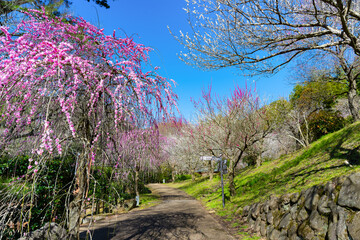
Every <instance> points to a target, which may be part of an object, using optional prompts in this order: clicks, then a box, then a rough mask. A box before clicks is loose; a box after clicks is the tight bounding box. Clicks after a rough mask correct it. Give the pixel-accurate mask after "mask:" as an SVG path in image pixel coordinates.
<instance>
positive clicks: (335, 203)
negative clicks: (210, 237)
mask: <svg viewBox="0 0 360 240" xmlns="http://www.w3.org/2000/svg"><path fill="white" fill-rule="evenodd" d="M242 215H243V216H244V217H246V218H247V220H248V222H249V225H250V227H251V228H253V229H254V230H255V231H256V232H258V233H259V234H261V235H262V236H263V237H266V238H267V239H270V240H282V239H291V240H301V239H329V240H335V239H339V240H345V239H346V240H349V239H352V240H360V172H358V173H354V174H351V175H350V176H347V177H346V176H344V177H338V178H335V179H333V180H332V181H331V182H328V183H327V184H326V185H318V186H313V187H311V188H309V189H307V190H304V191H302V192H301V193H293V194H285V195H282V196H281V197H279V198H278V197H275V196H271V197H270V199H269V200H268V201H266V202H263V203H255V204H252V205H250V206H246V207H244V208H243V211H242Z"/></svg>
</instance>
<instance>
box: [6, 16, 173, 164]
mask: <svg viewBox="0 0 360 240" xmlns="http://www.w3.org/2000/svg"><path fill="white" fill-rule="evenodd" d="M27 16H28V18H27V19H26V20H24V21H22V22H20V23H19V24H18V25H17V26H16V28H15V29H14V30H10V29H9V28H7V27H0V105H1V106H3V109H4V111H2V112H1V113H0V114H1V115H0V121H4V122H5V127H6V129H5V130H4V131H2V133H0V139H1V138H5V137H6V135H7V133H9V131H7V129H14V128H15V129H16V131H11V134H19V132H21V131H24V129H25V128H26V126H29V125H32V124H35V125H40V126H43V127H42V132H41V134H40V136H39V139H38V142H39V146H37V147H34V150H35V151H34V152H36V153H37V154H38V155H43V154H44V152H45V151H46V152H47V153H49V154H54V149H57V153H58V154H62V152H63V147H62V144H63V142H64V141H63V140H64V139H65V137H66V138H67V139H69V137H72V138H73V139H74V138H77V137H78V133H77V131H78V127H79V122H78V121H79V119H80V118H79V117H78V115H77V114H79V111H78V107H79V106H80V105H81V106H83V108H84V106H85V108H86V109H85V110H86V111H87V114H88V116H89V117H90V119H94V122H95V123H94V125H96V127H95V128H94V129H93V131H94V133H93V136H95V139H94V141H92V143H91V144H92V145H94V144H96V143H97V141H98V139H99V137H100V135H101V134H105V137H104V139H108V138H107V137H106V134H110V135H113V134H114V133H115V134H116V132H117V131H116V129H118V125H119V123H122V122H128V123H132V122H135V121H136V120H137V119H136V118H137V117H136V116H144V115H146V117H145V118H144V119H155V118H157V117H158V116H165V117H166V116H170V115H171V114H172V108H173V107H174V106H176V100H177V96H176V94H174V93H173V91H172V86H173V83H171V82H170V81H168V80H167V79H165V78H163V77H161V76H159V75H158V74H157V73H156V72H155V71H149V72H143V68H144V63H146V61H147V59H148V55H147V54H148V52H149V51H150V49H149V48H148V47H144V46H143V45H141V44H136V43H135V42H134V41H133V40H132V39H131V38H128V37H126V38H117V37H116V36H115V32H114V34H113V36H106V35H105V34H104V33H103V30H102V29H98V28H96V27H95V26H93V25H91V24H90V23H88V22H86V21H85V20H83V19H82V18H74V17H70V16H67V17H65V18H50V17H48V16H47V15H46V13H45V11H36V10H32V11H30V12H28V13H27ZM108 106H110V107H108ZM105 107H107V109H105ZM57 109H58V110H57ZM109 109H110V110H111V111H109ZM54 111H57V112H55V113H56V117H54ZM134 111H136V112H138V113H140V114H136V115H133V114H132V113H133V112H134ZM105 117H106V119H111V121H113V123H112V124H113V126H114V128H115V129H112V130H109V128H108V127H104V126H105V124H109V121H101V119H104V118H105ZM64 126H66V128H65V129H64ZM104 129H107V130H106V131H105V132H104ZM64 131H65V132H64ZM105 146H106V145H105ZM92 158H95V152H93V153H92Z"/></svg>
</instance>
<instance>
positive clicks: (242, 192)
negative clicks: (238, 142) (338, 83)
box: [173, 123, 360, 239]
mask: <svg viewBox="0 0 360 240" xmlns="http://www.w3.org/2000/svg"><path fill="white" fill-rule="evenodd" d="M359 150H360V123H355V124H352V125H350V126H348V127H346V128H344V129H342V130H340V131H338V132H335V133H332V134H328V135H326V136H324V137H322V138H321V139H319V140H318V141H316V142H314V143H313V144H311V145H310V146H309V147H308V148H307V149H303V150H301V151H298V152H296V153H293V154H290V155H286V156H282V157H280V158H279V159H276V160H272V161H269V162H265V163H264V164H263V165H262V166H261V167H258V168H255V167H249V168H246V169H244V170H242V171H241V172H239V174H238V176H237V177H236V178H235V183H236V186H237V195H236V196H234V197H232V198H231V201H229V198H228V197H227V199H228V200H227V202H226V207H225V209H222V206H221V189H220V184H219V182H220V178H219V177H216V178H214V179H213V180H211V181H210V180H209V179H206V178H202V179H198V180H197V181H195V182H191V181H184V182H181V183H178V184H173V185H174V186H176V187H179V188H180V189H183V190H185V191H186V192H187V193H189V194H190V195H193V196H195V197H196V198H198V199H201V200H202V202H203V203H204V205H205V206H206V207H207V208H209V209H214V210H215V211H216V214H218V215H220V216H222V217H223V218H224V219H225V220H228V221H229V222H231V224H230V225H232V226H233V227H235V226H238V225H240V223H239V222H238V221H237V220H238V219H237V216H236V214H235V213H236V211H237V209H239V208H241V207H244V206H246V205H249V204H251V203H254V202H257V201H262V200H265V199H267V198H268V197H269V196H270V195H272V194H275V195H281V194H284V193H286V192H297V191H301V190H302V189H306V188H309V187H311V186H313V185H317V184H322V183H325V182H327V181H329V180H331V179H332V178H334V177H337V176H340V175H344V174H349V173H351V172H354V171H360V151H359ZM345 160H348V161H349V162H350V163H351V164H352V167H350V166H348V165H346V164H344V161H345ZM225 194H226V195H227V196H229V192H228V190H227V189H226V190H225ZM239 232H240V233H239V234H244V231H243V230H239ZM244 239H254V238H251V237H249V236H247V237H244ZM255 239H256V237H255Z"/></svg>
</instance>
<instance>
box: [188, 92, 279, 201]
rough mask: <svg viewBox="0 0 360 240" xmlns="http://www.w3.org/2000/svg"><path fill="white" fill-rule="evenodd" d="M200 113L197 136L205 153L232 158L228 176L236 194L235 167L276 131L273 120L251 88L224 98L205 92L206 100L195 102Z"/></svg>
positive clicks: (195, 135)
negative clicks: (250, 151)
mask: <svg viewBox="0 0 360 240" xmlns="http://www.w3.org/2000/svg"><path fill="white" fill-rule="evenodd" d="M194 105H195V108H196V109H197V111H198V113H199V119H198V126H197V127H196V128H194V132H193V133H192V135H193V137H194V138H195V139H196V140H197V141H198V144H199V145H200V146H202V148H203V151H204V152H206V151H207V152H209V153H211V154H213V155H215V156H218V155H220V154H222V157H223V158H224V159H227V160H228V161H229V168H228V173H229V175H228V178H229V188H230V194H231V195H232V196H233V195H234V194H235V191H236V189H235V183H234V178H235V170H236V167H237V166H238V165H239V163H241V162H242V161H243V158H244V157H245V156H246V155H247V154H249V150H253V148H256V145H258V144H259V142H261V140H263V139H264V138H265V137H266V136H267V135H268V134H269V133H270V132H271V130H272V128H273V123H272V120H271V119H269V118H268V116H267V114H266V109H265V108H264V107H261V105H260V100H259V98H258V97H257V96H256V95H255V92H254V91H253V90H251V89H248V88H246V89H241V88H240V87H236V88H235V90H234V91H233V92H232V94H231V96H230V97H224V98H221V97H219V96H216V95H215V94H213V93H212V92H211V87H209V89H208V91H203V96H202V99H200V100H199V101H194Z"/></svg>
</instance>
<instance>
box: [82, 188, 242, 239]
mask: <svg viewBox="0 0 360 240" xmlns="http://www.w3.org/2000/svg"><path fill="white" fill-rule="evenodd" d="M149 187H150V189H151V190H152V191H153V192H154V193H156V194H159V195H160V196H161V198H162V202H161V203H160V204H159V205H156V206H153V207H150V208H147V209H144V210H139V211H132V212H129V213H126V214H120V215H114V216H110V217H108V218H106V219H104V220H101V221H98V222H96V223H95V224H93V226H92V227H91V228H90V230H89V231H88V233H89V232H90V233H91V235H92V236H91V238H90V237H89V238H88V239H94V240H105V239H129V240H130V239H151V240H155V239H191V240H202V239H204V240H205V239H206V240H208V239H209V240H210V239H214V240H232V239H235V238H234V237H233V236H231V235H230V233H229V232H228V231H227V230H226V229H225V228H223V227H222V226H221V225H220V224H219V223H218V222H217V221H216V220H215V219H214V218H213V217H212V216H211V215H210V214H209V213H208V212H207V211H206V210H205V209H204V208H203V207H202V206H201V204H200V203H199V202H198V201H197V200H195V199H194V198H192V197H190V196H189V195H187V194H186V193H185V192H183V191H181V190H179V189H174V188H171V187H169V186H166V185H163V184H150V185H149ZM86 229H87V227H86V226H82V227H81V231H82V233H81V238H83V239H85V236H86Z"/></svg>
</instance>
